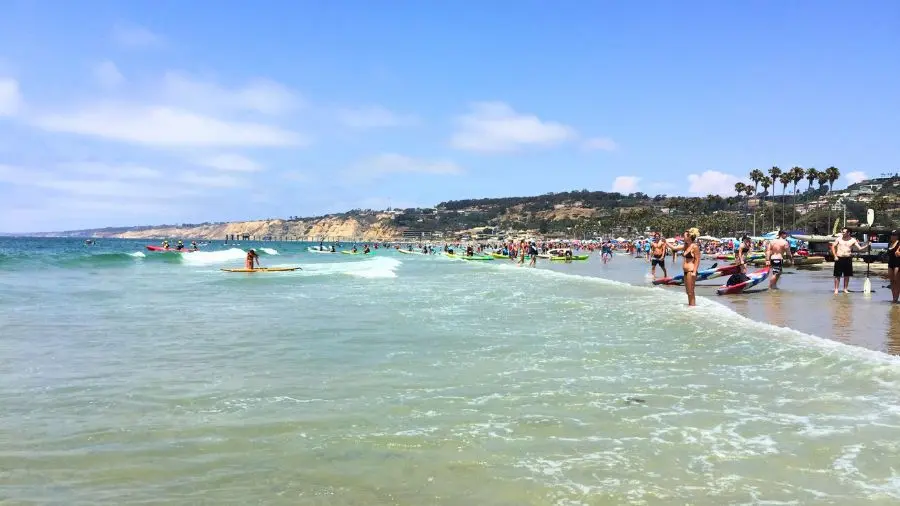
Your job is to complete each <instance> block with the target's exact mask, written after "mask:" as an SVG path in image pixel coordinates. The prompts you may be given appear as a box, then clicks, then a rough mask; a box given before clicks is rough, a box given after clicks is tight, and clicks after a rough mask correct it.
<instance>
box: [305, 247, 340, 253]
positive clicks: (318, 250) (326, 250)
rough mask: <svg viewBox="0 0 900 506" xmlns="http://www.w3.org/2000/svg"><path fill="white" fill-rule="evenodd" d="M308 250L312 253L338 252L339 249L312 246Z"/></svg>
mask: <svg viewBox="0 0 900 506" xmlns="http://www.w3.org/2000/svg"><path fill="white" fill-rule="evenodd" d="M306 251H309V252H310V253H337V251H331V250H330V249H324V250H322V249H319V248H314V247H312V246H310V247H308V248H306Z"/></svg>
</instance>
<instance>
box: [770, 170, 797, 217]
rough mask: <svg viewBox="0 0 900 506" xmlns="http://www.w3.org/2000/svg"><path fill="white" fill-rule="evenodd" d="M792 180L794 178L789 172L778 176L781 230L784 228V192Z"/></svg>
mask: <svg viewBox="0 0 900 506" xmlns="http://www.w3.org/2000/svg"><path fill="white" fill-rule="evenodd" d="M793 180H794V176H793V174H792V173H790V172H784V173H782V174H781V175H780V176H778V181H779V182H780V183H781V228H784V200H785V198H784V193H785V190H787V185H789V184H790V183H791V181H793ZM772 214H774V213H772Z"/></svg>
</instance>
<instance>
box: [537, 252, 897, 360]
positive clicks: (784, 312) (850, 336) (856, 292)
mask: <svg viewBox="0 0 900 506" xmlns="http://www.w3.org/2000/svg"><path fill="white" fill-rule="evenodd" d="M713 262H715V260H703V262H702V264H701V268H708V267H710V266H711V265H712V264H713ZM579 264H580V265H579ZM718 264H719V265H720V266H722V265H726V262H725V261H722V260H720V261H718ZM545 265H546V264H545ZM666 267H667V268H668V269H669V274H670V275H673V274H678V273H680V272H681V263H680V259H679V260H678V262H677V263H676V264H675V265H674V266H673V265H672V263H671V257H669V259H668V261H667V262H666ZM549 268H551V269H553V270H559V271H564V272H570V273H572V274H583V275H589V276H598V277H602V278H606V279H612V280H615V281H622V282H626V283H630V284H635V285H643V286H652V285H651V278H650V275H649V272H650V264H649V262H647V261H646V260H644V259H633V258H631V257H629V256H627V255H616V256H615V258H614V259H613V261H612V262H610V263H609V264H606V265H604V264H603V263H602V262H600V258H599V255H597V254H594V255H592V257H591V259H590V260H589V261H587V262H573V263H572V264H568V265H566V264H555V265H551V266H549ZM753 269H755V268H751V270H753ZM885 271H886V266H883V265H878V264H873V268H872V275H871V277H870V281H871V285H872V293H870V294H864V293H862V290H863V283H864V280H865V274H866V265H865V264H864V263H861V262H860V263H854V277H853V278H852V279H851V281H850V290H851V291H852V293H849V294H844V293H840V294H838V295H835V294H834V284H833V283H834V282H833V278H832V274H831V273H832V264H831V263H825V264H821V266H815V267H804V268H794V267H785V269H784V274H782V277H781V280H780V281H779V283H778V287H779V289H778V290H768V289H766V287H768V280H766V281H765V282H764V283H763V284H762V285H758V286H757V287H754V289H753V290H752V292H753V293H747V294H743V295H730V296H727V295H726V296H718V295H716V293H715V290H716V288H718V287H719V286H721V285H722V284H724V283H725V280H726V279H727V278H726V277H722V278H718V279H714V280H710V281H707V282H705V283H702V285H700V284H698V286H697V295H698V296H701V297H709V298H711V299H713V300H715V301H717V302H720V303H722V304H725V305H727V306H729V307H731V308H732V309H734V310H735V311H736V312H738V313H740V314H742V315H744V316H746V317H747V318H750V319H752V320H756V321H760V322H766V323H770V324H772V325H777V326H780V327H789V328H792V329H794V330H799V331H800V332H804V333H807V334H812V335H815V336H819V337H822V338H826V339H833V340H835V341H840V342H842V343H846V344H851V345H856V346H862V347H865V348H869V349H872V350H877V351H881V352H884V353H889V354H893V355H900V304H892V303H891V291H890V288H889V287H888V281H887V279H885V278H884V277H882V276H884V273H885ZM876 272H877V274H876ZM657 276H658V277H662V274H661V271H659V270H658V273H657ZM840 286H841V288H843V283H842V284H841V285H840ZM657 288H658V289H660V290H673V291H677V292H678V293H681V294H683V293H684V287H681V286H672V287H657ZM660 317H661V318H665V315H664V314H661V315H660Z"/></svg>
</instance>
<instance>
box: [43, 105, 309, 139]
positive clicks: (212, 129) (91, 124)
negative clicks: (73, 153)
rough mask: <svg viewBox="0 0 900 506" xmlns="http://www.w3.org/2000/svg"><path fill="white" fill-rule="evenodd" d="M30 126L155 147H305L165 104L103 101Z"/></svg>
mask: <svg viewBox="0 0 900 506" xmlns="http://www.w3.org/2000/svg"><path fill="white" fill-rule="evenodd" d="M34 124H35V125H37V126H39V127H41V128H44V129H46V130H49V131H53V132H67V133H74V134H81V135H87V136H92V137H100V138H104V139H109V140H116V141H122V142H128V143H133V144H142V145H148V146H159V147H185V146H206V147H212V146H259V147H282V146H302V145H305V144H307V143H308V140H306V139H304V138H303V137H302V136H300V135H299V134H297V133H295V132H291V131H288V130H284V129H282V128H279V127H275V126H269V125H263V124H260V123H251V122H238V121H231V122H229V121H223V120H220V119H216V118H213V117H209V116H203V115H200V114H196V113H194V112H191V111H187V110H182V109H176V108H172V107H164V106H141V105H133V104H113V103H104V104H98V105H94V106H90V107H83V108H81V109H79V110H76V111H74V112H71V113H61V114H50V115H45V116H41V117H38V118H37V119H35V120H34Z"/></svg>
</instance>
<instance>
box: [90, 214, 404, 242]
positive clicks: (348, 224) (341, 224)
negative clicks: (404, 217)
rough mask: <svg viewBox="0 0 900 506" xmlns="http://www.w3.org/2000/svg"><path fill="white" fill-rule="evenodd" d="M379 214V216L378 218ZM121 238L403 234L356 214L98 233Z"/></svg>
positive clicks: (311, 237)
mask: <svg viewBox="0 0 900 506" xmlns="http://www.w3.org/2000/svg"><path fill="white" fill-rule="evenodd" d="M379 218H380V219H379ZM97 235H98V236H102V237H116V238H121V239H162V238H175V239H178V238H182V239H207V240H221V239H224V238H225V237H226V236H231V235H234V236H237V237H240V236H243V235H249V236H251V237H253V238H260V239H261V238H263V237H271V238H272V239H290V240H309V241H318V240H322V239H325V240H328V239H342V240H349V239H359V240H365V241H373V240H391V239H395V238H397V237H399V236H400V233H399V231H398V230H397V229H396V228H395V227H393V226H392V225H391V224H390V222H389V221H387V220H385V219H384V217H383V216H376V217H374V219H370V220H366V221H361V220H360V219H358V218H355V217H349V218H342V217H334V216H331V217H324V218H321V219H317V220H291V221H287V220H258V221H239V222H232V223H219V224H212V225H201V226H196V227H156V228H149V229H144V230H130V231H127V232H121V233H113V234H103V235H100V234H97Z"/></svg>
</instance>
